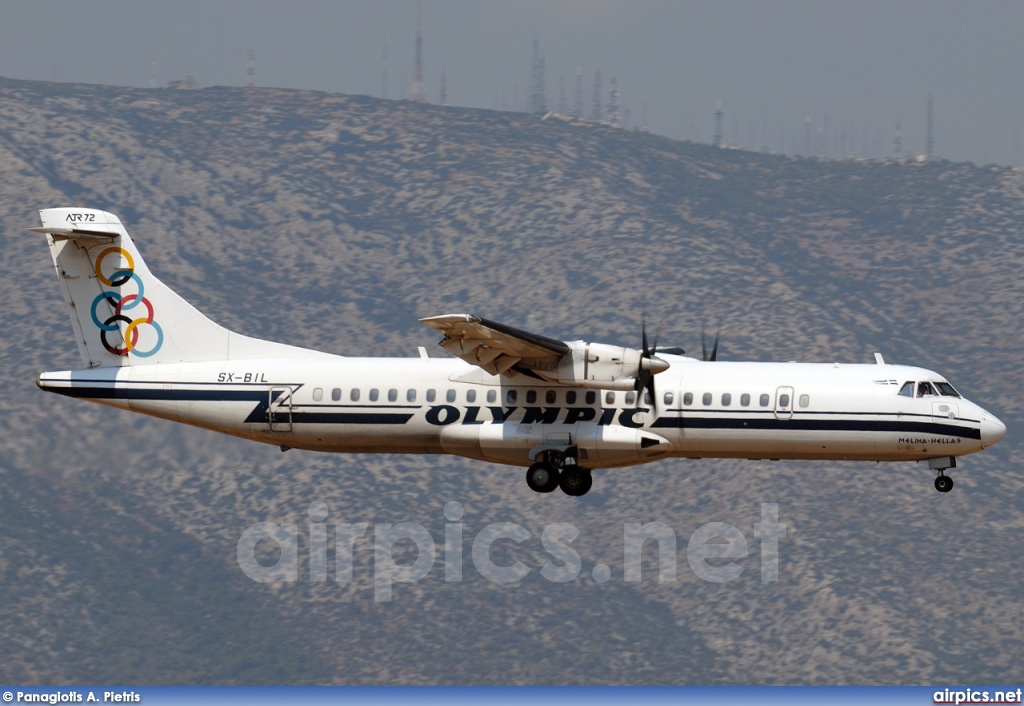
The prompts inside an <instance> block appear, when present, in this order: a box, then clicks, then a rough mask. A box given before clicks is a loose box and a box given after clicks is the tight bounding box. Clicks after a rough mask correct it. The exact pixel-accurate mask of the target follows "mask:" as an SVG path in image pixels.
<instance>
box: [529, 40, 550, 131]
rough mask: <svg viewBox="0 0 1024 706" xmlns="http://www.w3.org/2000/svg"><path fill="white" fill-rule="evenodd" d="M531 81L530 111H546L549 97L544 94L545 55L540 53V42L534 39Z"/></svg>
mask: <svg viewBox="0 0 1024 706" xmlns="http://www.w3.org/2000/svg"><path fill="white" fill-rule="evenodd" d="M530 78H531V81H530V112H531V113H541V114H543V113H546V112H548V109H547V99H546V97H545V95H544V93H545V91H544V55H543V54H541V53H540V42H539V41H538V40H536V39H534V40H533V72H532V75H531V77H530Z"/></svg>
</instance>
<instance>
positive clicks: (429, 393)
mask: <svg viewBox="0 0 1024 706" xmlns="http://www.w3.org/2000/svg"><path fill="white" fill-rule="evenodd" d="M436 399H437V391H436V390H427V402H433V401H434V400H436Z"/></svg>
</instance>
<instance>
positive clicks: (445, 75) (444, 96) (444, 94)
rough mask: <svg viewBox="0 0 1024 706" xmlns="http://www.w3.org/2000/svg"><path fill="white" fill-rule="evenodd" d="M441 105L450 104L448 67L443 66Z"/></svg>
mask: <svg viewBox="0 0 1024 706" xmlns="http://www.w3.org/2000/svg"><path fill="white" fill-rule="evenodd" d="M441 105H448V67H447V66H442V67H441Z"/></svg>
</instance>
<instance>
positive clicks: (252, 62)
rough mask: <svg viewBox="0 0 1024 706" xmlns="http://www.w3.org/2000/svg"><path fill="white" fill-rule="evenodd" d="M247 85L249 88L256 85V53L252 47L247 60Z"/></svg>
mask: <svg viewBox="0 0 1024 706" xmlns="http://www.w3.org/2000/svg"><path fill="white" fill-rule="evenodd" d="M245 85H246V87H247V88H252V87H253V86H255V85H256V53H255V52H253V50H252V49H250V50H249V54H248V56H247V57H246V60H245Z"/></svg>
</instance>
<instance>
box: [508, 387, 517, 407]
mask: <svg viewBox="0 0 1024 706" xmlns="http://www.w3.org/2000/svg"><path fill="white" fill-rule="evenodd" d="M516 397H517V395H516V391H515V390H509V391H508V392H506V393H505V401H506V402H508V403H509V404H515V403H516Z"/></svg>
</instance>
